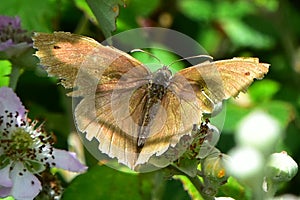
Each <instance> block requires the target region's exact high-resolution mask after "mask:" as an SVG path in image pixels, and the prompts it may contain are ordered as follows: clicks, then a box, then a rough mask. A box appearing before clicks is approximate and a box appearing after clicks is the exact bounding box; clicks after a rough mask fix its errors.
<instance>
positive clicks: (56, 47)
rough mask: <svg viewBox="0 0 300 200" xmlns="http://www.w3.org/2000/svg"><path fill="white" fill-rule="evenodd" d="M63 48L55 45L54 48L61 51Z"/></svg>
mask: <svg viewBox="0 0 300 200" xmlns="http://www.w3.org/2000/svg"><path fill="white" fill-rule="evenodd" d="M60 48H61V47H60V46H57V45H54V46H53V49H60Z"/></svg>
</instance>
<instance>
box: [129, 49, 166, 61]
mask: <svg viewBox="0 0 300 200" xmlns="http://www.w3.org/2000/svg"><path fill="white" fill-rule="evenodd" d="M134 52H142V53H145V54H147V55H149V56H151V57H152V58H155V59H156V60H157V61H158V62H159V63H160V64H162V63H161V60H160V59H159V58H158V57H156V56H155V55H153V54H152V53H149V52H147V51H144V50H142V49H133V50H131V51H130V53H134Z"/></svg>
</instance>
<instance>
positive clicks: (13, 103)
mask: <svg viewBox="0 0 300 200" xmlns="http://www.w3.org/2000/svg"><path fill="white" fill-rule="evenodd" d="M5 110H8V111H10V112H15V111H18V112H19V116H20V117H21V118H23V119H24V118H25V108H24V106H23V105H22V102H21V101H20V99H19V97H18V96H17V95H16V94H15V93H14V91H13V90H12V89H11V88H8V87H0V113H4V111H5Z"/></svg>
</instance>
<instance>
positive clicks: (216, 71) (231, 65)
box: [33, 32, 269, 169]
mask: <svg viewBox="0 0 300 200" xmlns="http://www.w3.org/2000/svg"><path fill="white" fill-rule="evenodd" d="M33 40H34V47H35V48H36V49H38V51H37V52H36V56H37V57H38V58H39V59H40V63H41V65H43V66H44V67H45V68H46V70H47V72H48V74H49V75H52V76H57V77H58V78H60V80H61V84H62V85H63V86H64V87H65V88H67V89H72V88H73V91H72V92H70V93H68V95H69V96H72V97H81V98H82V99H81V101H80V102H79V103H78V105H77V106H76V108H75V112H74V117H75V122H76V125H77V128H78V129H79V131H80V132H82V133H85V134H86V136H85V137H86V138H87V139H88V140H92V139H93V138H96V140H97V141H98V142H99V145H98V149H99V150H100V151H101V152H102V153H104V154H106V155H108V156H109V157H111V158H117V160H118V162H120V163H122V164H125V165H126V166H128V167H130V168H131V169H135V168H136V166H138V165H141V164H144V163H146V162H147V161H148V160H149V158H150V157H151V156H153V155H154V156H160V155H162V154H163V153H165V152H166V151H167V150H168V148H170V147H175V146H176V145H177V144H178V142H179V141H180V139H181V138H182V137H183V136H185V135H190V134H191V130H192V128H193V125H194V124H200V123H201V118H202V116H203V114H204V113H211V112H213V110H214V107H215V105H217V104H218V103H220V102H222V101H223V100H225V99H228V98H230V97H236V96H237V95H238V94H239V92H245V91H246V89H247V88H248V86H249V85H250V84H251V83H252V82H253V80H254V79H261V78H263V76H264V75H265V74H266V73H267V72H268V69H269V64H265V63H259V60H258V59H257V58H233V59H228V60H220V61H214V62H208V61H207V62H203V63H200V64H198V65H195V66H192V67H189V68H186V69H183V70H181V71H179V72H177V73H175V74H172V72H171V71H170V69H169V68H168V67H167V66H162V67H161V68H160V69H159V70H157V71H155V72H153V73H152V72H150V71H149V70H148V68H147V67H146V65H144V64H142V63H141V62H140V61H138V60H137V59H135V58H133V57H132V56H130V55H128V54H127V53H125V52H123V51H120V50H118V49H115V48H113V47H110V46H103V45H101V44H100V43H98V42H97V41H95V40H93V39H91V38H88V37H84V36H80V35H75V34H71V33H66V32H54V33H53V34H47V33H35V35H34V37H33ZM175 159H176V158H174V160H175Z"/></svg>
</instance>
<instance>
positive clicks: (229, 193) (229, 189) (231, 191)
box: [218, 177, 251, 200]
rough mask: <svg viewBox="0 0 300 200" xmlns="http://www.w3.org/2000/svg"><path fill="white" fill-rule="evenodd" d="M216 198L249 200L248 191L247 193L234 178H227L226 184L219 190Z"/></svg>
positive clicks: (249, 194)
mask: <svg viewBox="0 0 300 200" xmlns="http://www.w3.org/2000/svg"><path fill="white" fill-rule="evenodd" d="M218 196H226V197H232V198H234V199H239V200H247V199H251V198H250V196H251V193H250V191H247V190H246V188H245V187H244V186H242V185H241V184H240V183H239V182H238V181H237V180H236V179H235V178H233V177H229V179H228V181H227V183H226V184H224V185H222V186H221V187H220V189H219V194H218Z"/></svg>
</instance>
